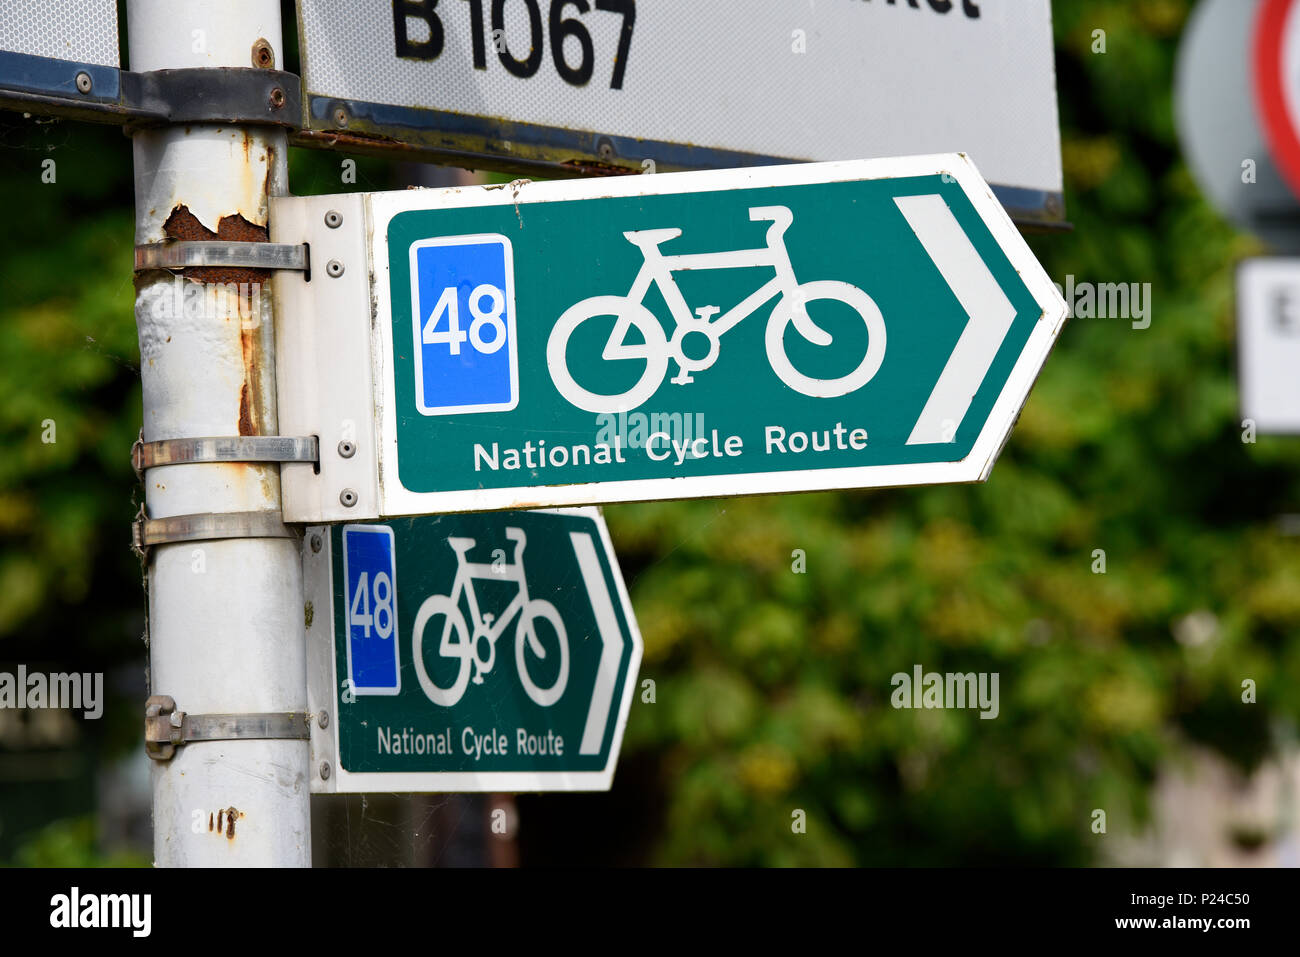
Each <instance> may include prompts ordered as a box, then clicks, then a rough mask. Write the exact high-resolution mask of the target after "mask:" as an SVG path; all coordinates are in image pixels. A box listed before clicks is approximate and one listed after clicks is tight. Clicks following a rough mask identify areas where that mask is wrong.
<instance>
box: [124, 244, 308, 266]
mask: <svg viewBox="0 0 1300 957" xmlns="http://www.w3.org/2000/svg"><path fill="white" fill-rule="evenodd" d="M307 264H308V263H307V246H306V245H305V244H292V243H240V242H230V241H227V240H222V239H195V240H178V241H173V242H166V243H145V244H144V245H141V246H136V247H135V271H136V272H143V271H144V270H146V269H188V268H190V267H191V266H244V267H249V268H252V269H291V270H296V271H298V272H305V271H306V270H307Z"/></svg>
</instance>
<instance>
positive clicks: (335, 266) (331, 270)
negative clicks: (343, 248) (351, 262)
mask: <svg viewBox="0 0 1300 957" xmlns="http://www.w3.org/2000/svg"><path fill="white" fill-rule="evenodd" d="M325 272H326V274H327V275H329V276H331V277H333V278H334V279H337V278H338V277H339V276H341V275H343V264H342V263H341V262H339V261H338V260H337V259H331V260H330V261H329V262H327V263H326V264H325Z"/></svg>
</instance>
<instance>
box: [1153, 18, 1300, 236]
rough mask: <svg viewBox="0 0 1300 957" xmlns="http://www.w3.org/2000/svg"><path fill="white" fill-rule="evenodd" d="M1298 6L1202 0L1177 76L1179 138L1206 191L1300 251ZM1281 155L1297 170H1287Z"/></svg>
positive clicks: (1239, 218) (1261, 231) (1230, 213)
mask: <svg viewBox="0 0 1300 957" xmlns="http://www.w3.org/2000/svg"><path fill="white" fill-rule="evenodd" d="M1297 8H1300V0H1276V2H1275V0H1201V2H1200V3H1199V4H1198V5H1197V7H1196V9H1195V10H1193V11H1192V15H1191V17H1190V18H1189V19H1188V22H1187V26H1186V28H1185V30H1184V31H1183V38H1182V41H1181V43H1180V46H1179V50H1178V63H1177V66H1176V68H1175V75H1174V113H1175V119H1176V121H1177V126H1178V136H1179V140H1180V141H1181V143H1182V147H1183V155H1184V156H1185V157H1186V159H1187V165H1188V166H1189V167H1190V168H1191V170H1192V174H1193V175H1194V176H1195V177H1196V180H1197V182H1198V184H1199V185H1200V187H1201V189H1202V190H1203V191H1204V193H1205V195H1206V197H1207V198H1208V199H1209V201H1210V202H1211V203H1212V204H1213V205H1214V207H1215V208H1216V209H1218V210H1219V212H1220V213H1222V214H1223V215H1224V216H1225V217H1227V218H1228V219H1229V220H1231V221H1232V222H1233V223H1235V224H1236V225H1238V226H1240V227H1241V228H1243V229H1247V230H1249V231H1251V232H1253V233H1255V234H1256V235H1258V236H1260V237H1261V238H1263V239H1264V240H1266V241H1267V242H1269V243H1270V244H1272V245H1273V246H1274V247H1276V248H1277V249H1279V250H1282V251H1289V252H1298V251H1300V15H1298V14H1296V13H1295V11H1296V9H1297ZM1279 24H1284V25H1286V26H1287V30H1285V31H1284V30H1281V29H1278V25H1279ZM1265 48H1268V49H1269V50H1270V51H1272V52H1269V53H1268V54H1267V55H1265V54H1264V53H1263V51H1264V50H1265ZM1268 63H1271V64H1273V65H1272V66H1267V65H1266V64H1268ZM1265 74H1267V76H1265ZM1287 77H1291V78H1292V80H1291V82H1290V83H1289V84H1288V83H1287V82H1286V78H1287ZM1263 87H1267V88H1268V90H1269V91H1270V92H1269V93H1268V94H1267V103H1268V104H1269V105H1268V106H1267V107H1266V106H1265V100H1266V97H1265V96H1264V95H1263V94H1262V92H1261V90H1262V88H1263ZM1266 114H1271V117H1270V118H1268V119H1267V120H1266ZM1266 124H1267V126H1268V132H1266ZM1288 137H1289V139H1288ZM1282 157H1289V159H1288V160H1286V162H1287V163H1289V164H1293V167H1294V172H1293V173H1288V172H1284V170H1283V167H1282V163H1283V159H1282Z"/></svg>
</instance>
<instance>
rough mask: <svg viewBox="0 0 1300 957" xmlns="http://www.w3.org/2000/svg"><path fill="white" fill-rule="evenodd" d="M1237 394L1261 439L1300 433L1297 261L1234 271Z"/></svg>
mask: <svg viewBox="0 0 1300 957" xmlns="http://www.w3.org/2000/svg"><path fill="white" fill-rule="evenodd" d="M1237 363H1238V389H1239V394H1240V396H1241V415H1242V418H1243V419H1250V420H1253V421H1254V423H1255V427H1256V430H1257V431H1258V432H1260V433H1287V434H1296V433H1300V258H1294V257H1258V258H1254V259H1247V260H1244V261H1242V262H1241V263H1240V264H1239V265H1238V267H1237Z"/></svg>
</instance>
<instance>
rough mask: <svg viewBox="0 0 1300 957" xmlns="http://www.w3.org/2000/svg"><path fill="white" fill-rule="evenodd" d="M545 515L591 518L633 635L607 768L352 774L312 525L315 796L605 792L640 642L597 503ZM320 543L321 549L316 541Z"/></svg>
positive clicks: (306, 574)
mask: <svg viewBox="0 0 1300 957" xmlns="http://www.w3.org/2000/svg"><path fill="white" fill-rule="evenodd" d="M537 511H539V512H542V513H545V514H556V515H581V516H584V517H587V518H593V519H595V521H596V525H597V527H598V528H599V529H600V545H601V547H602V548H603V549H604V551H605V555H606V556H607V557H608V559H609V562H610V565H611V566H612V571H613V578H614V584H615V585H616V586H617V594H616V595H614V596H612V597H613V599H614V600H615V601H617V602H620V603H621V604H622V607H623V611H624V617H625V618H626V620H627V627H628V633H629V637H630V638H631V640H632V649H631V658H630V660H629V662H628V671H627V679H626V682H627V683H626V684H625V685H624V686H623V687H622V688H617V689H615V694H616V695H621V696H620V697H619V699H618V700H616V701H615V703H613V704H612V705H611V715H610V717H611V719H612V720H613V721H614V722H615V725H614V736H613V739H612V743H611V745H610V748H609V756H608V759H607V760H606V763H605V767H604V768H602V769H601V770H599V771H485V772H471V771H466V772H447V773H435V772H394V773H386V772H363V773H357V772H350V771H347V770H345V769H344V768H343V767H342V765H341V763H340V762H339V759H338V755H339V727H340V725H341V723H342V722H341V721H340V720H339V716H338V714H337V709H338V693H337V690H336V689H338V688H339V681H340V676H339V674H338V671H337V656H336V655H335V652H334V644H335V642H336V641H337V635H336V634H335V615H334V582H333V577H332V575H333V567H334V564H333V541H332V536H331V535H330V527H329V526H312V527H309V528H307V529H306V534H305V536H304V538H303V548H302V570H303V587H304V591H305V597H306V602H307V607H308V608H309V609H310V611H309V613H308V614H309V626H308V629H307V709H308V712H309V713H310V714H313V715H321V714H322V713H323V714H325V715H327V716H328V717H327V718H325V720H323V721H322V720H317V721H314V722H313V723H312V725H311V749H312V766H313V773H312V777H311V790H312V792H313V793H316V794H351V793H375V792H392V793H407V792H411V793H437V792H445V791H457V792H491V791H501V792H519V791H608V790H609V788H610V786H611V784H612V783H613V780H614V770H615V768H616V767H617V766H618V757H619V752H620V750H621V749H622V743H623V733H624V731H625V730H626V729H627V719H628V714H629V712H630V711H631V707H632V698H633V696H634V695H635V693H636V687H637V685H636V682H637V678H638V674H639V672H640V668H641V657H642V653H643V651H644V643H643V642H642V639H641V631H640V629H639V628H638V627H637V622H636V616H635V615H634V614H633V612H632V600H631V598H630V597H629V595H628V591H627V585H626V583H625V582H624V581H623V573H622V570H621V569H620V568H619V565H618V562H617V561H616V560H615V558H614V545H613V542H611V541H610V537H609V529H608V528H607V527H606V525H605V520H604V518H603V517H602V516H601V514H600V509H597V508H579V509H538V510H537ZM316 542H319V547H317V546H316V544H315V543H316Z"/></svg>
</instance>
